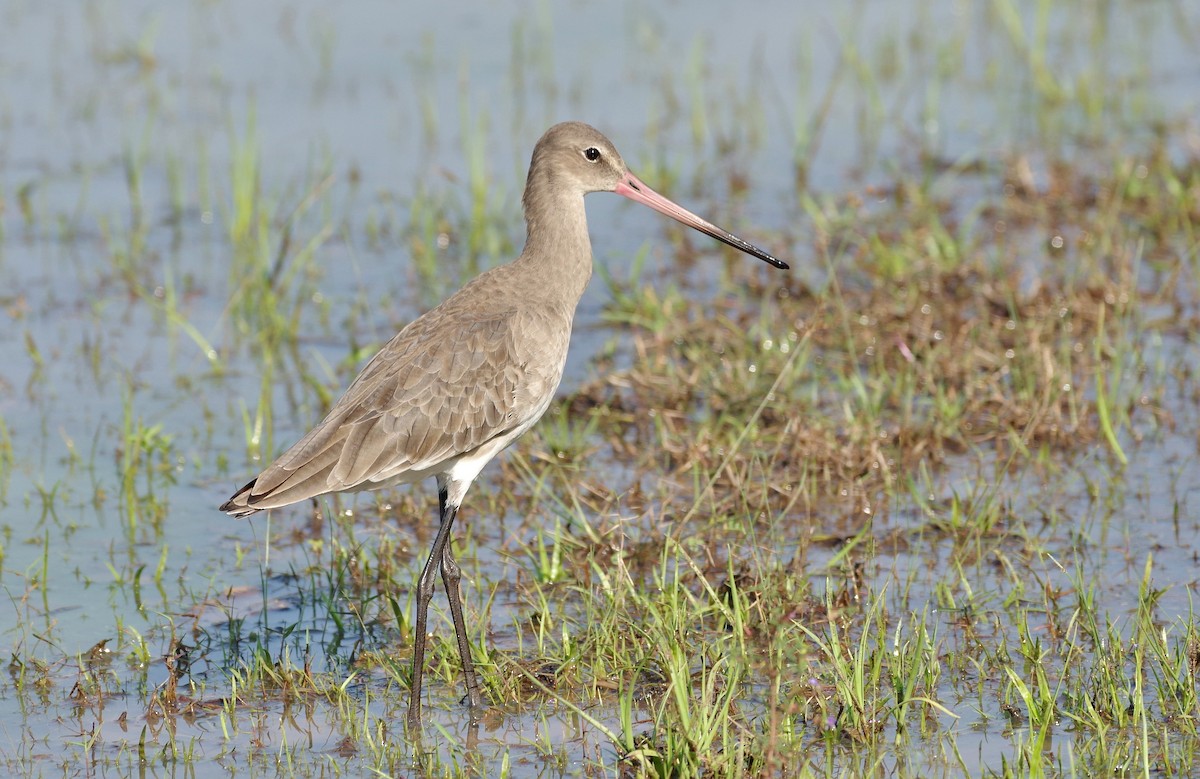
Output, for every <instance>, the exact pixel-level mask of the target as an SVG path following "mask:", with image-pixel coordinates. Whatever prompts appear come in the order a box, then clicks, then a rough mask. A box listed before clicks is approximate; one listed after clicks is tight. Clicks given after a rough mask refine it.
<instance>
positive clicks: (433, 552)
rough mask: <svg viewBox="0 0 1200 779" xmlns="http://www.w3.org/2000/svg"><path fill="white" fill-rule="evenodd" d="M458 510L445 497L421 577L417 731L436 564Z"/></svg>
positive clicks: (412, 717)
mask: <svg viewBox="0 0 1200 779" xmlns="http://www.w3.org/2000/svg"><path fill="white" fill-rule="evenodd" d="M439 488H440V485H439ZM439 492H440V489H439ZM457 513H458V507H457V506H450V507H447V506H446V505H445V501H442V523H441V525H440V526H439V527H438V532H437V535H436V536H435V537H434V539H433V548H432V549H430V550H429V559H428V560H426V561H425V568H424V569H422V571H421V578H420V579H418V580H417V624H416V629H415V631H414V636H413V671H412V689H411V691H410V696H411V697H410V698H409V701H408V729H409V732H410V733H413V734H415V733H418V732H419V729H420V725H421V675H422V673H424V671H425V636H426V633H427V631H426V627H425V626H426V622H427V621H428V617H429V601H431V600H433V571H434V568H435V566H436V567H440V566H441V561H442V555H443V554H444V553H445V549H446V547H447V545H448V544H449V541H450V527H451V526H452V525H453V524H454V516H455V514H457ZM456 627H457V625H456Z"/></svg>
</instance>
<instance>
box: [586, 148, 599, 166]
mask: <svg viewBox="0 0 1200 779" xmlns="http://www.w3.org/2000/svg"><path fill="white" fill-rule="evenodd" d="M583 156H584V157H586V158H587V161H588V162H595V161H596V160H598V159H600V150H599V149H597V148H596V147H595V146H589V147H587V148H586V149H584V150H583Z"/></svg>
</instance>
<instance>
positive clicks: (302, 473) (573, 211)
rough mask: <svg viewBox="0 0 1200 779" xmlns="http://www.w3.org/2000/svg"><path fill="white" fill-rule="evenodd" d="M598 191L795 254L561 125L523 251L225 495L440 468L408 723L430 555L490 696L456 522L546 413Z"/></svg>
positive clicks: (272, 503) (542, 159) (419, 324)
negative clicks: (591, 198)
mask: <svg viewBox="0 0 1200 779" xmlns="http://www.w3.org/2000/svg"><path fill="white" fill-rule="evenodd" d="M597 191H611V192H616V193H618V194H621V195H624V196H625V197H628V198H630V199H632V200H636V201H638V202H640V203H643V204H645V205H648V206H650V207H651V208H654V209H655V210H658V211H660V212H662V213H664V214H667V215H668V216H670V217H672V218H674V219H677V220H678V221H680V222H682V223H684V224H687V225H689V226H691V227H694V228H696V229H697V230H700V231H701V232H704V233H706V234H708V235H711V236H713V237H714V238H717V239H718V240H721V241H724V242H725V243H727V244H729V245H731V246H734V247H736V248H738V249H740V250H742V251H745V252H747V253H749V254H752V255H753V256H756V257H758V258H760V259H762V260H764V261H765V262H768V263H770V264H772V265H774V266H776V267H780V268H786V267H787V265H786V264H784V263H783V262H780V261H779V260H777V259H775V258H774V257H771V256H770V255H768V254H767V253H765V252H763V251H762V250H761V249H758V248H756V247H754V246H752V245H750V244H748V243H746V242H745V241H742V240H741V239H740V238H737V237H736V236H733V235H731V234H729V233H727V232H725V231H724V230H721V229H720V228H717V227H715V226H713V225H712V224H710V223H708V222H706V221H704V220H702V219H700V218H699V217H697V216H696V215H695V214H692V213H690V212H688V211H686V210H684V209H682V208H681V207H679V206H677V205H675V204H674V203H672V202H671V201H669V200H667V199H666V198H663V197H662V196H661V195H658V194H657V193H655V192H654V191H653V190H651V189H650V188H649V187H647V186H646V185H645V184H643V183H642V182H641V181H640V180H638V179H637V177H636V176H634V175H633V174H632V173H630V172H629V170H628V169H627V168H626V166H625V163H624V161H623V160H622V159H621V156H620V155H619V154H618V153H617V150H616V149H615V148H613V145H612V144H611V143H610V142H609V141H608V139H607V138H605V137H604V136H603V135H601V134H600V133H599V132H598V131H597V130H595V129H593V128H591V127H589V126H588V125H585V124H581V123H579V122H565V123H563V124H558V125H555V126H554V127H551V128H550V129H549V130H548V131H547V132H546V134H545V135H543V136H542V138H541V140H539V141H538V143H537V146H536V147H535V148H534V151H533V159H532V160H531V162H530V166H529V177H528V179H527V181H526V185H525V195H524V198H523V203H524V207H525V220H526V226H527V234H526V242H525V249H524V251H523V252H522V253H521V256H520V257H518V258H517V259H516V260H515V261H513V262H511V263H509V264H507V265H501V266H499V267H496V268H493V269H492V270H490V271H487V272H486V273H483V274H482V275H480V276H478V277H477V278H475V279H474V280H472V281H471V282H470V283H468V284H467V285H466V286H464V287H463V288H462V289H460V290H459V291H458V292H456V293H455V294H454V295H452V296H451V297H450V298H449V299H447V300H446V301H445V302H444V303H442V304H441V305H439V306H437V307H436V308H434V309H432V310H430V311H428V312H427V313H425V314H424V315H422V316H420V317H418V318H417V319H416V320H414V321H413V322H412V323H411V324H409V325H408V326H407V327H405V328H404V329H403V330H401V331H400V333H399V334H397V335H396V336H395V337H394V338H393V339H392V340H391V341H389V342H388V343H387V345H385V346H384V347H383V348H382V349H381V350H380V351H379V353H378V354H376V355H375V357H374V358H372V359H371V361H370V362H369V363H367V366H366V367H365V368H364V369H363V371H362V373H361V374H359V376H358V378H356V379H355V380H354V382H353V383H352V384H351V385H350V387H349V388H348V389H347V390H346V393H345V394H344V395H343V396H342V397H341V398H340V399H339V400H338V401H337V402H336V403H335V404H334V406H333V408H332V409H330V411H329V414H328V416H326V417H325V419H324V420H323V421H322V422H321V423H320V424H319V425H317V426H316V427H315V428H313V430H312V431H311V432H309V433H308V435H306V436H304V438H302V439H300V441H299V442H297V443H296V444H295V445H294V446H292V447H291V448H290V449H288V450H287V451H286V452H284V453H283V454H282V455H280V457H279V458H278V459H277V460H275V462H273V463H271V465H270V466H268V467H267V469H266V470H264V471H263V472H262V473H261V474H259V475H258V476H257V477H256V478H255V479H254V480H253V481H251V482H250V483H249V484H247V485H246V486H245V487H243V488H242V489H241V490H239V491H238V492H237V493H235V494H234V495H233V497H231V498H230V499H229V500H228V501H226V502H225V503H224V504H223V505H222V506H221V511H224V512H226V513H228V514H232V515H233V516H236V517H244V516H247V515H249V514H253V513H255V512H257V511H262V510H264V509H270V508H279V507H281V506H287V505H289V504H292V503H296V502H298V501H302V500H305V499H308V498H313V497H316V496H318V495H324V494H327V493H331V492H354V491H359V490H370V489H379V488H381V487H386V486H389V485H395V484H404V483H409V482H414V481H419V480H421V479H424V478H426V477H430V476H432V477H435V478H436V479H437V482H438V495H439V499H440V501H439V502H440V504H441V505H440V510H441V525H440V527H439V529H438V534H437V536H436V538H435V540H434V544H433V549H432V550H431V552H430V555H429V559H428V560H427V561H426V564H425V568H424V569H423V571H422V573H421V578H420V580H419V582H418V598H417V620H416V641H415V646H414V659H413V678H412V699H411V701H410V704H409V713H408V717H409V724H410V726H416V725H417V724H418V723H419V718H420V706H421V676H422V670H423V667H424V651H425V637H426V615H427V610H428V604H429V600H430V599H431V597H432V594H433V570H434V567H435V565H436V566H437V567H438V568H439V569H440V571H441V574H442V579H443V582H444V583H445V585H446V590H447V595H448V597H449V600H450V611H451V617H452V619H453V621H454V628H455V637H456V639H457V642H458V649H459V653H460V655H461V659H462V663H463V672H464V675H465V677H466V685H467V696H468V700H469V702H470V705H471V708H472V711H473V712H478V710H479V708H480V706H481V704H482V697H481V696H480V693H479V688H478V683H477V681H476V679H475V673H474V668H473V665H472V662H471V653H470V645H469V643H468V642H467V637H466V630H465V627H464V623H463V617H462V607H461V602H460V597H459V589H458V584H459V579H460V573H459V570H458V566H457V565H456V564H455V562H454V558H453V555H452V553H451V551H450V550H451V545H450V542H449V535H450V528H451V526H452V524H453V522H454V517H455V516H456V514H457V512H458V508H459V506H460V505H461V503H462V500H463V497H464V495H465V494H466V491H467V489H468V488H469V487H470V485H471V482H472V481H474V479H475V477H476V476H477V475H478V474H479V471H480V470H481V469H482V468H483V466H484V465H485V464H487V462H488V461H489V460H491V459H492V458H493V457H495V456H496V454H498V453H499V452H500V451H501V450H502V449H504V447H506V446H508V445H509V444H510V443H512V442H513V441H514V440H515V439H516V438H517V437H519V436H520V435H521V434H522V433H524V432H525V431H526V430H528V429H529V428H530V427H531V426H532V425H533V424H534V423H535V422H536V421H537V420H538V418H540V417H541V416H542V414H543V413H545V411H546V408H547V407H548V406H549V405H550V401H551V400H552V399H553V397H554V392H555V390H556V389H557V388H558V383H559V380H560V379H561V378H562V372H563V366H564V364H565V362H566V358H567V346H568V343H569V341H570V337H571V322H572V319H573V317H574V314H575V308H576V306H577V305H578V303H579V298H580V296H582V294H583V290H584V287H585V286H586V285H587V282H588V279H589V278H590V277H591V273H592V252H591V243H590V241H589V239H588V231H587V218H586V215H585V213H584V208H583V196H584V195H585V194H587V193H589V192H597Z"/></svg>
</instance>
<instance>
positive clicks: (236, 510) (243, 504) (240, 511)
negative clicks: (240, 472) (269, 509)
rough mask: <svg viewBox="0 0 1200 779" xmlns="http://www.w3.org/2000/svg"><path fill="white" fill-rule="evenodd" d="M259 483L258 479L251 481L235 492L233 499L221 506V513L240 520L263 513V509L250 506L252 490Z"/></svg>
mask: <svg viewBox="0 0 1200 779" xmlns="http://www.w3.org/2000/svg"><path fill="white" fill-rule="evenodd" d="M257 481H258V479H251V480H250V483H249V484H247V485H246V486H245V487H242V488H241V489H240V490H238V491H237V492H235V493H234V494H233V497H232V498H230V499H229V500H227V501H225V502H224V503H222V504H221V511H224V512H225V513H226V514H229V515H230V516H233V517H237V518H238V519H241V518H242V517H248V516H250V515H251V514H254V513H256V512H259V511H262V509H260V508H255V507H254V506H251V505H250V490H252V489H253V488H254V483H255V482H257Z"/></svg>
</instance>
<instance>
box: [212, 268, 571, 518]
mask: <svg viewBox="0 0 1200 779" xmlns="http://www.w3.org/2000/svg"><path fill="white" fill-rule="evenodd" d="M528 270H529V269H527V268H523V267H521V266H520V263H512V264H509V265H503V266H500V267H498V268H494V269H493V270H491V271H488V272H487V273H484V274H483V275H481V276H479V277H478V278H476V279H474V280H473V281H472V282H471V283H469V284H468V285H467V286H465V287H463V288H462V289H461V290H459V291H458V292H457V293H456V294H455V295H453V296H452V297H450V298H449V299H447V300H446V301H445V302H444V303H442V304H441V305H439V306H438V307H437V308H434V309H432V310H430V311H429V312H427V313H426V314H424V315H422V316H421V317H419V318H418V319H416V320H414V321H413V322H412V323H411V324H409V325H408V326H407V327H405V328H404V329H403V330H401V331H400V333H398V334H397V335H396V336H395V337H394V338H393V339H392V340H391V341H389V342H388V343H387V344H386V345H385V346H384V347H383V348H382V349H381V350H380V351H379V353H378V354H376V355H375V356H374V357H373V358H372V359H371V360H370V362H368V363H367V365H366V367H365V368H364V369H363V371H362V373H361V374H359V376H358V378H356V379H355V380H354V382H353V383H352V384H351V385H350V387H349V388H348V389H347V390H346V392H345V394H344V395H343V396H342V397H341V398H340V399H339V400H338V401H337V402H336V403H335V404H334V406H333V408H332V409H330V411H329V414H328V415H327V416H326V417H325V419H324V421H322V422H321V423H320V424H319V425H317V426H316V427H315V428H313V430H312V431H310V432H309V433H308V435H306V436H304V438H302V439H301V440H300V441H298V442H297V443H296V444H295V445H294V446H292V447H291V448H290V449H288V450H287V451H286V452H284V453H283V454H282V455H281V456H280V457H279V458H278V459H277V460H276V461H275V462H274V463H272V464H271V465H270V466H269V467H268V468H267V469H266V470H264V471H263V472H262V473H261V474H260V475H259V476H258V477H257V478H256V479H255V480H254V481H252V482H250V483H249V484H247V485H246V486H245V487H243V488H242V489H241V490H240V491H239V492H238V493H237V494H236V495H234V496H233V497H232V498H231V499H230V500H229V501H227V502H226V503H225V504H224V505H223V506H221V510H222V511H225V512H227V513H230V514H234V515H236V516H244V515H246V514H251V513H254V512H255V511H260V510H262V509H267V508H276V507H279V506H286V505H289V504H291V503H295V502H297V501H301V500H305V499H307V498H312V497H315V496H317V495H322V494H325V493H329V492H352V491H358V490H366V489H376V488H379V487H383V486H387V485H390V484H401V483H407V482H412V481H417V480H419V479H422V478H424V477H426V476H432V475H437V474H440V473H444V472H446V471H447V470H448V469H449V468H450V467H451V466H452V465H453V464H454V462H455V461H457V460H458V459H459V458H460V457H462V456H464V455H470V454H471V453H473V452H475V451H476V450H479V449H480V447H484V446H486V445H488V444H489V443H494V442H497V439H507V440H503V441H499V443H501V444H502V445H506V444H507V443H508V442H510V441H511V440H512V439H514V438H516V436H517V435H520V433H522V432H524V431H525V430H526V429H528V428H529V427H530V426H531V425H532V424H533V423H534V422H536V421H537V418H538V417H540V416H541V414H542V413H543V412H544V411H545V409H546V406H547V405H548V404H549V402H550V400H551V398H552V397H553V395H554V392H555V390H556V389H557V387H558V383H559V380H560V379H561V378H562V370H563V365H564V363H565V361H566V353H567V344H568V341H569V340H570V326H571V317H572V315H573V313H574V307H575V303H576V302H577V301H564V302H561V303H560V302H555V301H546V300H541V301H539V299H538V296H536V295H532V296H531V295H529V294H526V293H527V291H528V288H529V286H530V285H531V284H536V278H534V277H531V276H530V274H529V272H528Z"/></svg>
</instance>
